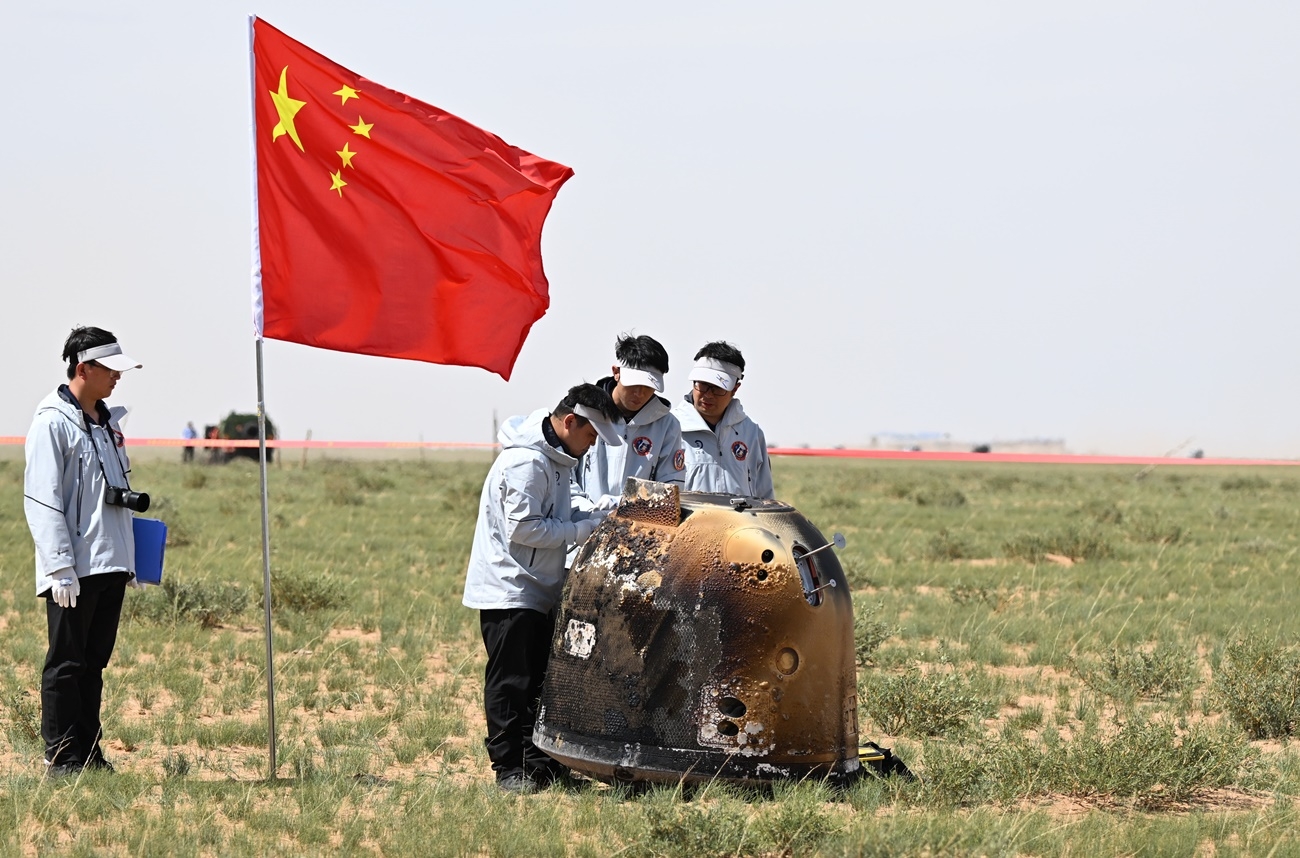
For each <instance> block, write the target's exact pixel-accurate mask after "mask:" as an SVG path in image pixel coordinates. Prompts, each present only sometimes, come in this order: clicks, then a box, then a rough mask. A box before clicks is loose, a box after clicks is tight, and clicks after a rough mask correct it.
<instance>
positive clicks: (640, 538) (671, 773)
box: [534, 480, 859, 782]
mask: <svg viewBox="0 0 1300 858" xmlns="http://www.w3.org/2000/svg"><path fill="white" fill-rule="evenodd" d="M825 546H827V541H826V539H825V537H823V536H822V534H821V532H820V531H818V530H817V528H815V527H814V526H813V525H812V524H811V523H810V522H809V521H808V520H807V519H806V518H804V516H803V515H801V514H800V513H799V512H798V511H797V510H796V509H794V508H793V507H791V506H789V505H787V504H783V503H780V502H777V501H768V500H760V499H757V498H734V497H732V496H730V495H723V494H703V493H692V492H687V493H684V494H680V495H679V494H678V491H677V488H676V487H675V486H669V485H666V484H663V483H652V482H643V481H639V480H629V481H628V486H627V488H626V489H625V491H624V495H623V499H622V502H621V503H620V504H619V507H618V509H617V510H616V511H615V512H613V513H612V514H611V515H610V516H609V517H608V518H607V519H606V520H605V522H604V523H603V524H602V525H601V526H600V527H599V528H598V529H597V530H596V532H595V533H594V534H593V535H592V536H591V538H590V539H588V541H587V542H586V544H585V545H584V546H583V548H582V551H581V552H580V553H579V554H578V556H577V558H576V560H575V562H574V565H573V568H572V570H571V571H570V573H569V577H568V580H567V582H566V584H565V589H564V595H563V597H562V599H561V604H560V608H559V614H558V617H557V622H556V634H555V639H554V641H553V644H552V648H551V658H550V667H549V671H548V674H547V679H546V684H545V686H544V688H543V691H542V703H541V706H540V708H539V710H538V716H537V724H536V727H535V730H534V741H535V742H536V744H537V746H538V747H540V748H541V749H543V750H544V751H546V752H547V753H548V754H550V755H551V756H553V757H555V758H556V759H557V760H559V761H561V762H563V763H565V764H566V765H568V766H570V767H571V768H573V769H575V770H577V771H580V772H583V773H586V774H589V775H591V776H593V777H596V778H600V779H603V780H612V781H663V782H676V781H678V780H680V779H682V778H683V777H684V778H685V779H686V780H688V781H692V780H697V781H698V780H711V779H714V778H718V779H722V780H730V781H753V780H760V781H761V780H769V779H772V778H781V777H794V778H800V777H805V776H815V777H816V776H822V775H830V776H833V777H845V776H849V775H853V774H856V772H857V770H858V768H859V762H858V731H857V697H856V670H855V665H854V660H853V655H854V654H853V606H852V600H851V598H850V595H849V589H848V586H847V582H846V581H845V579H844V571H843V569H842V568H841V567H840V564H839V561H838V559H837V558H836V557H835V552H834V551H833V550H830V549H827V550H823V551H817V549H819V548H824V547H825ZM810 552H816V553H813V554H811V556H807V555H810Z"/></svg>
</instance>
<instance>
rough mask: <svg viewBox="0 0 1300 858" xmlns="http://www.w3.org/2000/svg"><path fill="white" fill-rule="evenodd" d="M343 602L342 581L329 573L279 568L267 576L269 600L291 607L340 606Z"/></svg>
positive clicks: (272, 602)
mask: <svg viewBox="0 0 1300 858" xmlns="http://www.w3.org/2000/svg"><path fill="white" fill-rule="evenodd" d="M346 603H347V591H346V588H345V587H344V586H343V582H341V581H339V580H338V579H337V578H335V577H333V576H331V575H308V574H304V573H300V572H280V573H278V574H276V575H274V576H272V578H271V604H272V606H274V607H276V608H288V609H289V610H291V611H320V610H329V609H333V608H341V607H342V606H343V605H345V604H346Z"/></svg>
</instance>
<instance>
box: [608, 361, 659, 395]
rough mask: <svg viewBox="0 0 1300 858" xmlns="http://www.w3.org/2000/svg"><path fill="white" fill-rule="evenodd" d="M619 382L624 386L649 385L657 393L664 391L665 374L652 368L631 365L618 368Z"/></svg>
mask: <svg viewBox="0 0 1300 858" xmlns="http://www.w3.org/2000/svg"><path fill="white" fill-rule="evenodd" d="M618 383H619V384H621V385H623V386H624V387H649V388H651V389H652V390H654V392H655V393H663V392H664V374H663V373H662V372H655V371H654V370H652V369H633V368H632V367H630V366H620V367H619V368H618Z"/></svg>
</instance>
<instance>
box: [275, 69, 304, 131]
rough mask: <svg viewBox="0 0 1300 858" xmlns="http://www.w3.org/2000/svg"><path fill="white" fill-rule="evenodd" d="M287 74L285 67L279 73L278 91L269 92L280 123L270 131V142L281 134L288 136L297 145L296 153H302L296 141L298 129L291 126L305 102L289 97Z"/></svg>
mask: <svg viewBox="0 0 1300 858" xmlns="http://www.w3.org/2000/svg"><path fill="white" fill-rule="evenodd" d="M288 74H289V67H288V66H285V67H284V68H283V69H282V70H281V71H280V91H279V92H271V101H272V102H274V103H275V112H276V114H277V115H279V117H280V121H279V122H278V123H276V126H275V127H274V128H272V129H271V141H272V142H274V141H275V140H277V139H279V137H280V135H281V134H288V135H289V139H290V140H292V141H293V142H294V143H295V144H297V146H298V151H299V152H302V151H304V150H303V148H302V141H301V140H299V139H298V129H297V128H295V127H294V126H293V118H294V117H295V116H297V115H298V111H299V110H302V108H303V105H305V104H306V103H307V102H305V101H299V100H298V99H296V98H290V97H289V89H288V84H287V83H286V82H285V79H286V76H287V75H288Z"/></svg>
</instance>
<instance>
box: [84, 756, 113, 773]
mask: <svg viewBox="0 0 1300 858" xmlns="http://www.w3.org/2000/svg"><path fill="white" fill-rule="evenodd" d="M86 768H88V769H98V770H99V771H101V772H110V773H112V772H115V771H117V769H116V768H114V766H113V764H112V763H110V762H109V761H108V760H106V759H104V757H103V755H102V754H101V755H99V756H94V757H91V758H90V759H89V760H87V761H86Z"/></svg>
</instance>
